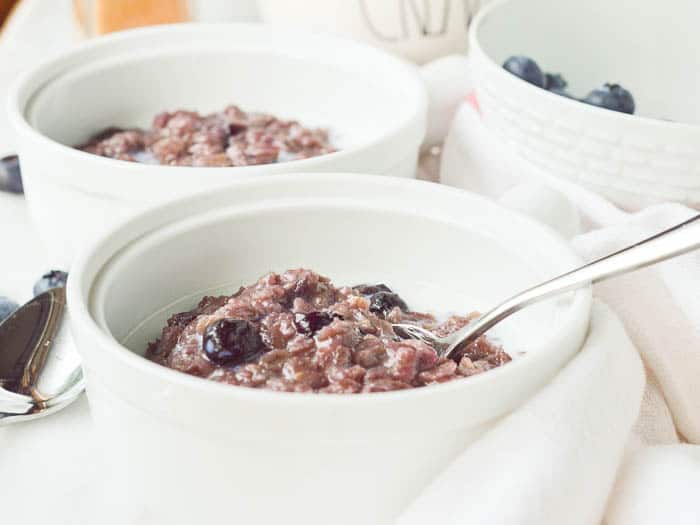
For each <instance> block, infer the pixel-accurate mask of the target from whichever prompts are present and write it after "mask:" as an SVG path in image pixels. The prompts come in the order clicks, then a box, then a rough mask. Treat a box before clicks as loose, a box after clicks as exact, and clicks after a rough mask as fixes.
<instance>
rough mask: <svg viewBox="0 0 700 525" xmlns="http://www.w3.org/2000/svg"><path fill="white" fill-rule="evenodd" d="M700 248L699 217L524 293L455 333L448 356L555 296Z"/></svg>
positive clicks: (696, 216)
mask: <svg viewBox="0 0 700 525" xmlns="http://www.w3.org/2000/svg"><path fill="white" fill-rule="evenodd" d="M697 248H700V214H698V215H695V216H694V217H692V218H691V219H688V220H687V221H684V222H682V223H680V224H677V225H675V226H673V227H671V228H669V229H667V230H664V231H662V232H661V233H657V234H656V235H654V236H652V237H649V238H647V239H644V240H643V241H640V242H638V243H636V244H633V245H632V246H628V247H627V248H623V249H622V250H619V251H617V252H615V253H612V254H610V255H606V256H605V257H601V258H600V259H597V260H595V261H593V262H590V263H588V264H585V265H583V266H581V267H579V268H577V269H575V270H572V271H570V272H567V273H565V274H563V275H560V276H558V277H555V278H554V279H551V280H549V281H546V282H544V283H542V284H539V285H537V286H535V287H533V288H530V289H528V290H525V291H524V292H521V293H519V294H518V295H516V296H514V297H511V298H510V299H507V300H506V301H504V302H503V303H501V304H500V305H498V306H497V307H496V308H494V309H493V310H491V311H490V312H487V313H486V314H484V315H482V316H481V317H480V318H479V319H478V320H477V321H476V322H474V323H473V324H471V325H469V326H466V327H465V328H463V329H462V330H460V331H459V332H456V333H455V334H453V341H455V342H454V343H453V344H452V345H450V347H449V348H448V351H447V353H446V355H447V357H449V356H450V355H452V354H453V353H454V352H455V351H456V350H459V349H461V348H463V347H464V346H465V345H466V344H468V343H469V342H471V341H473V340H474V339H475V338H476V337H479V336H480V335H482V334H484V333H485V332H486V331H487V330H489V329H490V328H491V327H492V326H494V325H495V324H497V323H499V322H501V321H502V320H503V319H505V318H506V317H508V316H510V315H511V314H513V313H515V312H517V311H519V310H521V309H523V308H525V307H526V306H529V305H531V304H533V303H537V302H539V301H542V300H543V299H547V298H549V297H552V296H554V295H557V294H560V293H564V292H568V291H571V290H575V289H577V288H580V287H582V286H586V285H589V284H592V283H597V282H600V281H604V280H606V279H609V278H611V277H616V276H618V275H620V274H623V273H627V272H631V271H634V270H637V269H639V268H644V267H645V266H649V265H652V264H655V263H657V262H660V261H664V260H666V259H670V258H671V257H675V256H677V255H681V254H684V253H687V252H689V251H692V250H695V249H697Z"/></svg>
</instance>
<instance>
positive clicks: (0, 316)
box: [0, 296, 19, 323]
mask: <svg viewBox="0 0 700 525" xmlns="http://www.w3.org/2000/svg"><path fill="white" fill-rule="evenodd" d="M17 308H19V305H18V304H17V303H16V302H14V301H13V300H12V299H8V298H7V297H1V296H0V323H2V322H3V321H4V320H5V319H7V318H8V317H10V315H12V312H14V311H15V310H17Z"/></svg>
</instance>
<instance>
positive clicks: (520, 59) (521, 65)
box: [503, 56, 544, 87]
mask: <svg viewBox="0 0 700 525" xmlns="http://www.w3.org/2000/svg"><path fill="white" fill-rule="evenodd" d="M503 69H505V70H506V71H508V72H509V73H512V74H514V75H515V76H516V77H520V78H522V79H523V80H525V81H526V82H529V83H530V84H534V85H535V86H537V87H544V74H543V73H542V70H541V69H540V66H538V65H537V62H535V61H534V60H532V59H531V58H528V57H524V56H512V57H510V58H509V59H508V60H506V61H505V62H503Z"/></svg>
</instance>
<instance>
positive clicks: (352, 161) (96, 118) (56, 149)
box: [9, 24, 426, 266]
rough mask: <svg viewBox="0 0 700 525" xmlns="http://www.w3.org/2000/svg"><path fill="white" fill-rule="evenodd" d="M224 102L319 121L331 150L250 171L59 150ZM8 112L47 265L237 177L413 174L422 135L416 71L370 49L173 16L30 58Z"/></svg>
mask: <svg viewBox="0 0 700 525" xmlns="http://www.w3.org/2000/svg"><path fill="white" fill-rule="evenodd" d="M229 103H236V104H239V105H241V106H242V107H243V108H245V109H248V110H258V111H268V112H271V113H274V114H276V115H279V116H280V117H283V118H294V119H298V120H300V121H301V122H303V123H305V124H309V125H318V126H324V127H328V128H329V129H330V130H331V133H332V138H333V139H334V141H335V143H336V144H337V146H338V147H339V149H340V151H339V152H337V153H333V154H330V155H324V156H320V157H316V158H311V159H306V160H300V161H292V162H285V163H277V164H268V165H262V166H247V167H232V168H193V167H173V166H154V165H142V164H135V163H129V162H123V161H118V160H113V159H107V158H102V157H98V156H95V155H91V154H88V153H84V152H81V151H78V150H75V149H73V148H71V146H72V145H75V144H80V143H82V142H84V141H85V140H86V139H87V138H88V137H89V136H90V135H91V134H94V133H95V132H97V131H99V130H101V129H103V128H105V127H107V126H110V125H116V126H121V127H130V126H134V125H139V126H147V125H149V124H150V121H151V119H152V118H153V116H154V115H155V114H156V113H159V112H160V111H163V110H173V109H177V108H187V109H195V110H198V111H201V112H207V111H215V110H220V109H222V108H223V107H225V106H226V105H228V104H229ZM9 112H10V118H11V121H12V123H13V125H14V127H15V129H16V131H17V134H18V139H19V155H20V159H21V165H22V173H23V177H24V181H25V188H26V194H27V199H28V201H29V206H30V210H31V212H32V215H33V217H34V219H35V222H36V223H37V226H38V228H39V231H40V234H41V236H42V238H43V239H44V241H45V242H46V244H47V246H48V248H49V251H50V254H51V256H52V259H53V263H54V264H55V265H63V266H68V265H69V264H70V262H71V260H72V258H73V255H74V253H75V251H76V249H77V248H78V247H80V246H81V245H82V244H84V243H85V242H86V241H87V240H88V239H89V238H91V237H93V236H94V235H95V234H96V233H98V232H100V231H101V230H103V229H104V228H105V227H106V226H108V225H109V224H111V223H113V222H114V221H115V220H117V219H118V218H120V217H123V216H124V215H126V214H128V213H130V212H131V211H133V210H134V209H136V208H139V207H141V206H145V205H150V204H154V203H157V202H162V201H164V200H166V199H168V198H172V197H178V196H183V195H187V194H191V193H193V192H195V191H198V190H202V189H207V188H212V187H217V186H221V185H222V184H227V183H229V182H231V181H232V180H235V179H239V178H242V177H247V176H258V175H263V174H270V173H287V172H290V171H300V170H303V171H337V170H340V171H357V172H368V173H376V174H382V175H396V176H404V177H412V176H414V172H415V164H416V158H417V154H418V148H419V146H420V143H421V141H422V139H423V136H424V133H425V118H426V116H425V113H426V95H425V92H424V87H423V84H422V82H421V80H420V79H419V77H418V75H417V73H416V71H415V69H414V68H412V67H411V66H409V65H407V64H405V63H403V62H401V61H400V60H398V59H396V58H394V57H392V56H391V55H389V54H387V53H384V52H382V51H379V50H377V49H374V48H372V47H370V46H367V45H364V44H360V43H355V42H352V41H350V40H344V39H341V38H335V37H330V36H313V35H308V34H302V33H297V32H293V31H285V30H281V29H279V28H271V27H269V26H265V25H262V24H222V25H209V24H207V25H196V24H193V25H180V26H163V27H157V28H148V29H140V30H134V31H127V32H123V33H120V34H114V35H110V36H107V37H104V38H97V39H94V40H90V41H89V42H87V43H85V44H83V45H81V46H79V47H78V48H77V49H75V50H73V51H70V52H68V53H65V54H62V55H60V56H59V57H57V58H54V59H51V60H50V61H48V62H46V63H44V64H43V65H40V66H38V67H37V68H35V69H34V70H33V71H31V72H30V73H29V74H27V75H26V76H24V77H23V78H22V79H21V80H20V81H19V82H18V83H17V84H16V85H15V87H14V88H13V90H12V93H11V96H10V101H9Z"/></svg>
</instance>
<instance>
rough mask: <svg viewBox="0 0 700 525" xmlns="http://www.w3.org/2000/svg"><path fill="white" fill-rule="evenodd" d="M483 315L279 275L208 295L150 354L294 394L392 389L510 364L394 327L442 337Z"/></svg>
mask: <svg viewBox="0 0 700 525" xmlns="http://www.w3.org/2000/svg"><path fill="white" fill-rule="evenodd" d="M474 315H476V314H470V315H467V316H452V317H450V318H449V319H447V320H446V321H445V322H442V323H439V322H438V321H437V320H436V319H435V317H434V316H433V315H431V314H426V313H420V312H412V311H410V310H409V308H408V306H407V305H406V303H405V302H404V301H403V299H401V297H399V296H398V295H397V294H396V293H394V292H393V291H392V290H390V289H389V288H388V287H387V286H386V285H383V284H378V285H358V286H355V287H349V286H343V287H335V286H334V285H333V284H332V283H331V282H330V280H329V279H328V278H326V277H323V276H321V275H318V274H317V273H314V272H313V271H310V270H305V269H296V270H289V271H287V272H285V273H283V274H281V275H280V274H276V273H270V274H267V275H265V276H264V277H262V278H261V279H259V280H258V281H257V282H256V283H254V284H252V285H250V286H248V287H245V288H241V289H240V290H239V291H238V292H236V293H235V294H234V295H231V296H221V297H205V298H203V299H202V300H201V301H200V303H199V304H198V305H197V307H196V308H194V309H193V310H190V311H187V312H181V313H178V314H175V315H173V316H172V317H171V318H170V319H169V320H168V324H167V326H166V327H165V328H163V331H162V333H161V337H160V338H159V339H157V340H156V341H154V342H152V343H150V344H149V346H148V350H147V353H146V356H147V357H148V358H149V359H151V360H152V361H155V362H156V363H160V364H161V365H163V366H166V367H169V368H172V369H175V370H179V371H181V372H185V373H188V374H192V375H195V376H199V377H203V378H207V379H210V380H212V381H218V382H221V383H229V384H231V385H238V386H244V387H250V388H264V389H269V390H277V391H285V392H320V393H336V394H342V393H358V392H387V391H391V390H402V389H406V388H416V387H423V386H426V385H431V384H435V383H443V382H445V381H452V380H455V379H459V378H465V377H469V376H472V375H476V374H480V373H483V372H485V371H487V370H491V369H492V368H496V367H498V366H501V365H503V364H505V363H507V362H508V361H510V360H511V358H510V356H509V355H508V354H507V353H505V352H504V351H503V350H502V349H501V348H500V347H499V346H497V345H495V344H494V343H493V342H491V341H489V340H488V339H486V338H485V337H481V338H479V339H478V340H477V341H476V342H474V343H473V344H472V345H470V346H469V347H468V348H467V349H466V351H465V352H464V353H463V354H462V355H460V356H458V357H457V358H456V359H455V360H451V359H445V358H441V357H438V355H437V352H436V350H435V348H433V347H431V346H429V345H428V344H426V343H424V342H422V341H416V340H410V339H402V338H401V337H399V336H398V335H397V334H396V333H394V331H393V329H392V326H391V325H392V323H414V324H417V325H419V326H422V327H424V328H427V329H429V330H433V331H435V333H437V334H438V335H447V334H449V333H451V332H454V331H455V330H458V329H459V328H461V327H463V326H465V325H466V324H467V323H469V321H470V320H471V319H473V317H474Z"/></svg>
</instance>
